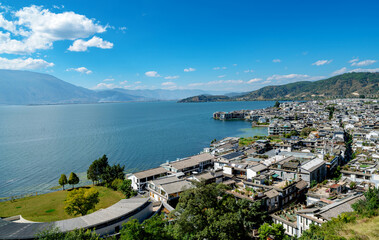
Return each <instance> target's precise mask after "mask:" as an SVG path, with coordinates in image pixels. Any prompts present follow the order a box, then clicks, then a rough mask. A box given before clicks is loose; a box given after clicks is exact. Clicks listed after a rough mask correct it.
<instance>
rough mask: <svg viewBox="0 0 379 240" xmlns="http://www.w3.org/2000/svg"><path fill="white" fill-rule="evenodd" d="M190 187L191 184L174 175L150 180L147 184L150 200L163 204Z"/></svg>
mask: <svg viewBox="0 0 379 240" xmlns="http://www.w3.org/2000/svg"><path fill="white" fill-rule="evenodd" d="M192 187H193V186H192V184H191V182H189V181H187V180H184V179H179V178H178V177H176V176H174V175H172V176H166V177H162V178H160V179H156V180H152V181H149V182H148V184H147V190H149V196H150V198H151V199H153V200H155V201H164V202H167V201H169V200H171V199H174V198H177V197H179V195H180V193H182V192H183V191H184V190H186V189H189V188H192Z"/></svg>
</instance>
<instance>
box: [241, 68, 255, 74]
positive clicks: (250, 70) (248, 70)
mask: <svg viewBox="0 0 379 240" xmlns="http://www.w3.org/2000/svg"><path fill="white" fill-rule="evenodd" d="M243 72H244V73H249V72H251V73H252V72H254V70H253V69H247V70H245V71H243Z"/></svg>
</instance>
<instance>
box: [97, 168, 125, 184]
mask: <svg viewBox="0 0 379 240" xmlns="http://www.w3.org/2000/svg"><path fill="white" fill-rule="evenodd" d="M124 169H125V166H122V167H121V166H120V164H117V165H113V166H107V167H106V168H105V172H104V173H103V174H102V175H101V179H102V180H103V181H104V183H105V184H106V186H110V185H111V183H112V182H113V180H115V179H121V180H124V178H125V174H124Z"/></svg>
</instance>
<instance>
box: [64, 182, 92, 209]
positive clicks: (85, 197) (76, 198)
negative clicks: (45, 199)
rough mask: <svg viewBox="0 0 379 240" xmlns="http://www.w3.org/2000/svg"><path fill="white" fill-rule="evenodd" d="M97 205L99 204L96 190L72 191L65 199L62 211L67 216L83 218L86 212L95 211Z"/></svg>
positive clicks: (81, 189) (82, 189) (80, 189)
mask: <svg viewBox="0 0 379 240" xmlns="http://www.w3.org/2000/svg"><path fill="white" fill-rule="evenodd" d="M97 203H99V192H98V191H97V190H96V189H94V188H90V189H85V188H79V189H74V190H72V191H71V192H69V193H68V195H67V197H66V200H65V208H64V210H65V211H66V213H67V214H69V215H79V214H81V215H82V216H84V215H86V214H87V213H88V211H90V210H93V209H95V206H96V204H97Z"/></svg>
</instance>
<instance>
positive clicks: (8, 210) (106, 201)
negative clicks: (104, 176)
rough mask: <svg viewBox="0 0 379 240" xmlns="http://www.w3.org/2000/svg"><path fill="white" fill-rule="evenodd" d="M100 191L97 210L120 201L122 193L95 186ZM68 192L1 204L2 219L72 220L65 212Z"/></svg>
mask: <svg viewBox="0 0 379 240" xmlns="http://www.w3.org/2000/svg"><path fill="white" fill-rule="evenodd" d="M95 188H96V189H97V190H98V191H99V198H100V202H99V203H98V204H97V205H96V210H98V209H101V208H107V207H109V206H111V205H113V204H115V203H116V202H118V201H120V200H121V199H122V198H124V196H123V195H122V193H120V192H117V191H113V190H112V189H109V188H106V187H99V186H95ZM66 195H67V191H57V192H52V193H47V194H42V195H39V196H32V197H27V198H21V199H17V200H15V201H14V202H11V201H6V202H0V217H11V216H15V215H22V217H23V218H25V219H27V220H30V221H36V222H49V221H56V220H62V219H68V218H72V216H70V215H68V214H67V213H65V211H64V200H65V199H66Z"/></svg>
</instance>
